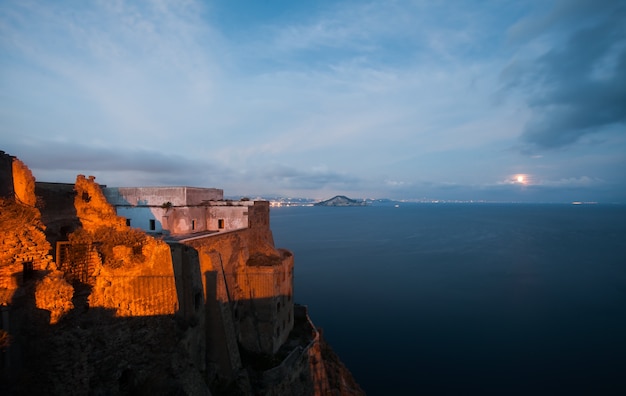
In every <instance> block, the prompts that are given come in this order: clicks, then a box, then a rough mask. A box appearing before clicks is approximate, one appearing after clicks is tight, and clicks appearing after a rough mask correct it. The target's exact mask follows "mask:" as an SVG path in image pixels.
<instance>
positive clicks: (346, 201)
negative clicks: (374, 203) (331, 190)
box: [315, 195, 367, 206]
mask: <svg viewBox="0 0 626 396" xmlns="http://www.w3.org/2000/svg"><path fill="white" fill-rule="evenodd" d="M366 205H367V202H366V201H357V200H355V199H350V198H348V197H346V196H344V195H337V196H334V197H332V198H331V199H327V200H326V201H321V202H317V203H316V204H315V206H366Z"/></svg>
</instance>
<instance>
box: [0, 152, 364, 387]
mask: <svg viewBox="0 0 626 396" xmlns="http://www.w3.org/2000/svg"><path fill="white" fill-rule="evenodd" d="M0 182H1V183H0V184H1V186H0V193H2V194H0V202H1V203H2V209H3V210H2V212H0V219H1V220H2V229H1V230H0V232H1V233H2V235H1V236H2V243H3V246H2V250H0V252H2V253H1V254H2V256H0V260H1V261H0V305H1V306H2V315H1V318H0V329H2V330H1V331H2V332H4V334H8V336H9V338H8V339H11V341H12V342H11V344H10V346H7V345H4V346H3V345H2V344H0V350H1V353H2V359H1V360H0V361H1V363H0V368H2V377H3V378H2V379H3V380H5V381H4V382H3V385H2V386H0V391H1V390H2V389H3V388H2V387H5V390H6V389H9V390H10V389H11V388H6V387H10V386H18V387H19V386H27V387H28V386H30V387H31V388H32V389H34V390H37V389H38V388H37V386H38V385H37V384H38V382H37V381H34V382H32V381H31V382H29V383H28V384H29V385H24V384H23V383H21V382H19V381H18V380H16V379H18V378H22V376H23V374H24V373H25V372H31V371H33V370H35V371H37V370H39V374H40V377H39V380H38V381H40V382H42V385H41V386H45V387H46V389H48V388H49V390H50V389H52V390H50V392H51V393H66V391H70V390H71V391H72V392H76V391H78V392H79V393H81V391H80V389H83V390H84V391H85V392H86V391H87V390H88V391H89V392H93V389H94V388H97V389H101V390H102V389H103V391H104V392H105V393H108V394H125V393H124V391H123V389H126V390H128V389H130V390H135V391H136V390H138V389H139V388H142V387H150V386H151V385H150V384H151V383H154V384H156V383H160V382H159V381H169V382H168V384H170V383H172V384H176V386H177V387H178V388H179V389H183V393H185V392H186V394H210V393H211V392H213V393H214V394H221V393H224V394H230V393H232V392H236V393H239V394H251V393H253V389H255V391H254V392H257V393H259V394H267V395H271V394H284V392H288V393H294V394H295V393H298V394H327V393H328V392H329V390H330V385H329V380H328V376H327V375H326V374H327V373H326V372H325V371H324V366H323V363H322V360H323V359H322V356H321V352H320V350H321V349H320V343H319V335H318V333H317V330H316V329H315V328H314V326H312V325H311V324H310V319H308V315H306V313H304V317H305V318H306V319H307V320H303V319H302V316H303V314H302V310H303V308H302V307H297V306H295V304H294V302H293V265H294V261H293V255H292V253H291V252H289V251H287V250H284V249H276V248H275V247H274V242H273V238H272V235H271V230H270V228H269V204H268V203H267V202H264V201H256V202H252V201H237V202H232V201H223V200H222V197H223V192H222V190H219V189H200V188H190V187H178V188H171V189H170V190H168V191H165V190H164V189H163V188H161V189H160V190H153V191H151V192H149V193H150V194H147V192H146V190H136V189H135V190H133V191H134V192H133V194H134V195H133V194H130V193H128V191H131V190H130V189H129V190H128V191H127V192H126V195H123V194H122V193H120V191H119V190H117V194H118V195H117V197H118V198H115V193H112V191H115V190H114V189H111V188H106V187H102V186H100V185H99V184H98V183H96V182H95V178H94V177H91V176H90V177H85V176H82V175H79V176H78V177H77V179H76V183H75V184H73V185H71V184H64V183H35V180H34V178H33V177H32V174H31V173H30V171H29V170H28V168H27V167H26V166H25V165H24V164H22V163H21V162H19V160H17V158H15V157H11V156H9V155H7V154H5V153H3V152H2V153H0ZM164 191H165V192H166V193H167V194H164ZM35 192H36V193H35ZM180 194H182V198H181V196H180ZM122 196H124V199H123V200H124V201H127V202H126V203H124V204H122V203H121V201H120V199H119V197H122ZM112 197H113V198H112ZM131 197H135V198H136V200H135V202H139V203H140V205H135V207H134V209H133V206H132V205H130V204H129V200H128V199H129V198H131ZM155 197H156V198H155ZM38 198H39V199H38ZM165 198H167V201H166V202H165V203H167V202H169V203H171V205H169V204H168V205H163V202H162V203H161V204H159V205H158V209H162V210H163V211H162V212H156V214H157V215H163V217H164V218H166V220H165V221H164V223H165V224H166V227H169V229H168V228H165V229H164V230H165V231H166V232H162V233H161V234H160V235H159V234H157V233H156V232H154V233H152V234H151V233H150V231H156V230H147V231H148V232H144V230H141V229H137V228H134V227H133V223H132V221H131V225H130V226H128V221H127V219H128V218H125V216H124V217H122V216H119V214H120V211H122V212H123V211H124V210H125V208H131V211H132V210H135V211H136V210H137V207H140V209H144V208H149V209H150V210H151V209H153V208H155V206H150V204H151V203H154V202H158V201H160V200H163V199H165ZM155 199H156V201H155ZM7 208H8V209H7ZM24 213H27V214H28V215H27V216H25V215H24ZM127 213H128V212H126V214H127ZM136 213H138V212H132V214H133V216H135V215H136ZM151 214H152V215H153V217H154V220H155V221H156V220H157V217H156V216H154V212H151ZM2 216H4V217H2ZM168 216H171V218H172V219H173V220H174V221H172V220H167V218H168ZM190 216H191V217H190ZM196 216H197V217H196ZM202 216H204V217H202ZM184 218H186V219H187V220H189V219H190V218H191V220H193V219H194V218H195V219H204V220H202V221H200V220H197V222H196V223H195V224H193V226H190V224H192V223H191V221H188V222H187V225H186V226H185V225H181V219H184ZM131 219H132V218H131ZM148 220H149V219H148ZM213 220H215V221H213ZM219 220H222V221H221V222H219V223H218V222H217V221H219ZM212 221H213V222H212ZM220 223H221V224H220ZM172 224H175V226H171V225H172ZM149 225H150V224H149V223H148V228H149ZM216 225H217V226H218V227H215V226H216ZM220 225H223V229H222V228H220V227H219V226H220ZM196 227H197V228H196ZM151 235H152V236H151ZM34 318H35V319H36V318H39V319H36V320H35V319H34ZM124 318H126V319H124ZM150 318H153V319H150ZM298 318H300V319H298ZM172 320H174V322H172ZM94 321H95V322H98V323H100V324H99V325H98V326H97V327H93V328H91V327H90V326H92V325H91V323H94ZM298 321H299V322H298ZM296 322H298V323H300V325H299V327H298V329H299V330H298V329H296V327H297V326H296ZM138 323H142V325H141V326H143V327H141V328H142V329H143V330H141V331H142V332H144V333H146V337H142V338H136V337H133V336H132V334H133V333H128V331H129V330H128V329H130V328H135V326H137V325H138ZM146 323H150V325H149V326H148V327H145V325H146ZM174 323H176V324H175V325H174ZM68 326H69V327H68ZM77 326H78V327H77ZM155 326H156V327H155ZM172 326H174V327H172ZM48 327H49V329H47V328H48ZM301 328H304V329H305V330H302V329H301ZM90 329H91V330H90ZM168 329H170V330H168ZM303 334H304V335H303ZM33 335H36V336H37V337H38V338H36V339H35V340H36V342H33V339H32V336H33ZM76 337H78V338H76ZM85 337H87V338H85ZM294 337H295V338H294ZM98 339H101V341H97V340H98ZM122 340H127V341H122ZM156 340H159V341H158V342H159V347H158V348H157V349H156V350H155V349H154V348H155V346H154V345H152V344H151V343H154V342H157V341H156ZM316 340H317V341H316ZM96 341H97V342H99V344H93V343H94V342H96ZM64 342H66V343H67V342H69V343H70V344H69V345H72V344H81V343H82V344H85V345H83V347H81V348H79V350H76V351H75V350H74V349H73V348H71V347H69V346H68V345H66V346H64V347H63V348H62V350H61V349H58V348H61V346H62V345H64ZM120 342H132V346H131V344H128V346H127V347H120V346H119V345H118V344H119V343H120ZM148 344H150V345H152V346H148ZM54 345H57V347H56V348H55V347H54ZM94 345H100V346H99V347H97V346H94ZM115 345H118V346H117V347H115V348H114V346H115ZM123 345H127V344H123ZM44 346H45V348H47V349H45V350H46V351H48V359H44V360H43V361H39V362H37V361H36V358H35V356H37V355H38V354H41V348H43V347H44ZM68 348H69V349H68ZM94 348H95V349H94ZM107 348H114V349H110V351H109V355H110V356H109V359H100V360H98V359H96V360H93V361H92V360H90V359H92V357H93V356H96V355H97V354H98V352H97V351H98V350H102V351H105V350H108V349H107ZM142 348H143V349H142ZM71 351H75V352H71ZM85 351H92V352H85ZM137 351H141V352H140V353H137ZM149 351H153V353H154V354H158V353H160V354H166V355H167V356H172V358H169V359H168V358H166V359H162V358H159V359H151V360H150V363H148V362H147V361H146V360H145V358H144V359H142V358H141V356H143V355H146V356H148V355H150V352H149ZM70 352H71V353H74V355H71V356H70ZM103 353H104V352H103ZM85 354H87V355H85ZM94 354H95V355H94ZM164 356H165V355H164ZM174 356H176V358H173V357H174ZM33 359H34V360H33ZM83 359H87V360H85V361H84V362H83V363H82V364H80V365H79V366H76V365H77V364H78V361H80V360H83ZM181 359H182V361H181ZM183 361H188V363H183ZM115 362H127V363H126V364H125V365H122V366H120V365H119V364H118V363H115ZM313 362H316V363H313ZM168 364H169V366H168ZM85 365H86V367H87V368H88V370H87V371H84V372H83V371H81V372H80V373H74V374H73V375H72V376H70V377H68V376H67V375H63V374H62V373H61V374H59V373H58V371H59V370H62V368H66V367H85ZM172 365H173V366H172ZM40 366H41V367H40ZM184 367H188V368H187V369H185V368H184ZM189 367H192V368H193V370H192V371H189V370H190V369H189ZM278 368H280V369H278ZM63 370H66V369H63ZM73 370H75V369H73ZM277 370H279V371H280V370H282V371H280V372H284V371H288V372H290V375H289V376H287V377H286V378H287V379H285V378H282V379H280V380H278V379H277V378H275V377H276V376H275V375H272V374H271V373H275V372H278V371H277ZM344 370H345V369H344ZM97 372H101V373H104V372H106V373H108V374H107V375H105V376H104V377H103V375H104V374H99V377H94V375H96V374H95V373H97ZM158 372H163V373H164V374H163V375H162V376H161V378H159V381H156V380H150V379H149V378H148V377H146V376H147V375H148V374H147V373H158ZM90 373H91V374H90ZM264 373H265V374H264ZM342 375H344V376H345V377H346V378H348V377H349V372H347V370H345V373H344V374H342ZM289 378H290V379H289ZM349 379H350V380H351V377H350V378H349ZM46 381H47V382H46ZM344 382H345V384H354V386H353V387H352V388H354V389H352V388H350V387H346V386H344V388H346V389H345V392H342V393H338V394H361V393H359V392H362V391H360V389H359V388H358V385H356V383H354V381H353V380H351V381H344ZM77 387H78V388H77ZM81 387H82V388H81ZM85 387H86V388H85ZM98 387H99V388H98ZM202 389H204V390H202ZM209 389H210V390H209ZM54 390H56V392H55V391H54ZM353 391H354V392H353Z"/></svg>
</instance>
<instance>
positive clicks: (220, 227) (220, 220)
mask: <svg viewBox="0 0 626 396" xmlns="http://www.w3.org/2000/svg"><path fill="white" fill-rule="evenodd" d="M217 228H219V229H220V230H223V229H224V219H219V220H217Z"/></svg>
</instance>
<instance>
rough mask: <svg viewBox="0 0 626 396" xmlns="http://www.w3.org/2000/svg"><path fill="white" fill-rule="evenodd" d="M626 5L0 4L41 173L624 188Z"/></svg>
mask: <svg viewBox="0 0 626 396" xmlns="http://www.w3.org/2000/svg"><path fill="white" fill-rule="evenodd" d="M624 20H626V2H624V1H620V0H616V1H612V0H602V1H598V0H563V1H559V0H553V1H552V0H528V1H519V0H511V1H507V0H494V1H469V0H467V1H466V0H448V1H436V0H414V1H410V0H405V1H402V0H398V1H393V0H388V1H367V0H358V1H357V0H343V1H324V0H320V1H313V0H308V1H306V0H303V1H278V0H277V1H271V0H264V1H262V0H258V1H253V0H249V1H243V0H229V1H194V0H182V1H181V0H178V1H166V0H156V1H124V0H107V1H96V0H94V1H30V0H1V1H0V150H3V151H5V152H7V153H8V154H11V155H14V156H16V157H18V158H19V159H20V160H22V161H23V162H25V163H26V164H27V165H28V166H29V168H30V169H31V170H32V171H33V174H34V176H35V177H36V179H37V180H38V181H49V182H70V183H71V182H73V181H74V180H75V179H76V175H78V174H84V175H94V176H96V181H97V182H99V183H101V184H106V185H108V186H165V185H188V186H199V187H217V188H222V189H224V193H225V195H227V196H238V195H239V196H249V197H256V196H267V195H281V196H285V197H308V198H315V199H326V198H330V197H332V196H334V195H339V194H341V195H347V196H349V197H351V198H393V199H407V200H415V199H418V200H419V199H439V200H485V201H498V202H500V201H506V202H509V201H514V202H571V201H595V202H619V203H626V24H624V23H623V22H624Z"/></svg>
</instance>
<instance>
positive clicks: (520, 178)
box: [509, 173, 531, 185]
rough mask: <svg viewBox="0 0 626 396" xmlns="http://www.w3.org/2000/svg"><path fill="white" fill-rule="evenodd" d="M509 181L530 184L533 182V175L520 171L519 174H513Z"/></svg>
mask: <svg viewBox="0 0 626 396" xmlns="http://www.w3.org/2000/svg"><path fill="white" fill-rule="evenodd" d="M509 182H510V183H512V184H523V185H528V184H531V176H530V175H529V174H526V173H518V174H515V175H512V176H511V177H510V179H509Z"/></svg>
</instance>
